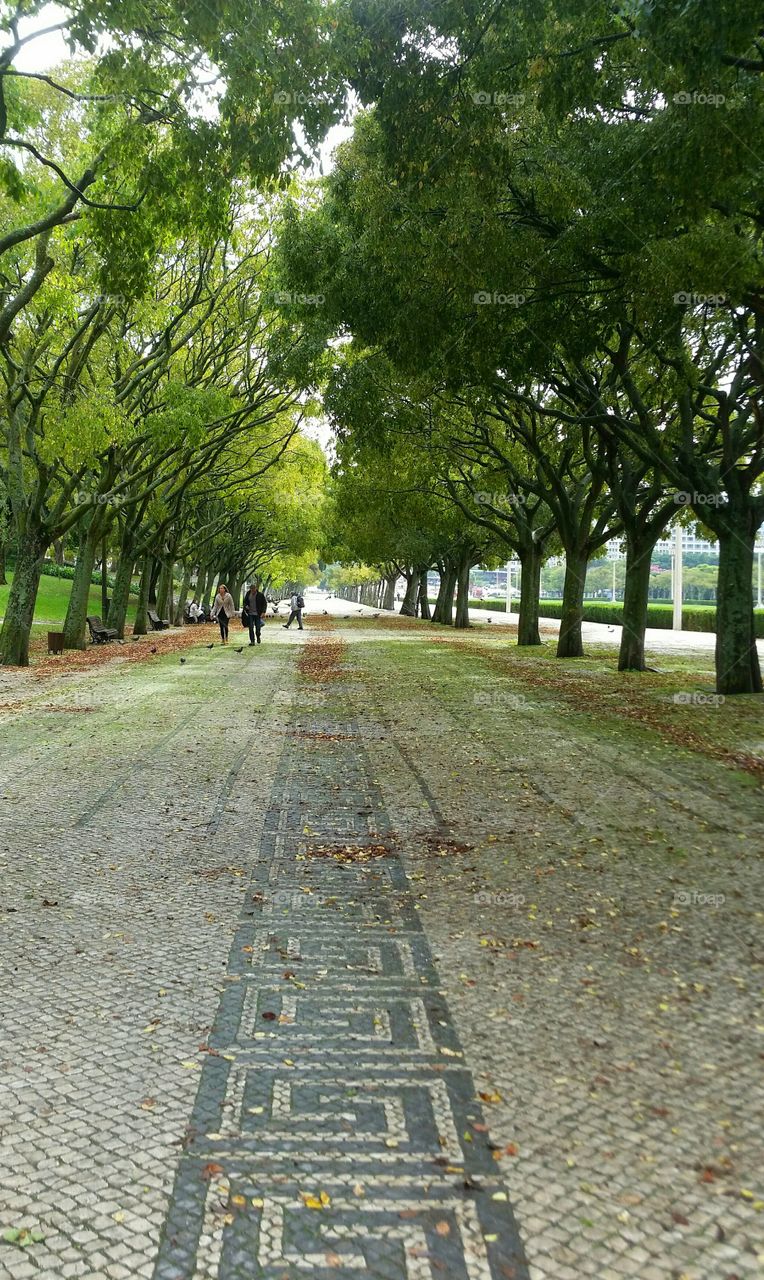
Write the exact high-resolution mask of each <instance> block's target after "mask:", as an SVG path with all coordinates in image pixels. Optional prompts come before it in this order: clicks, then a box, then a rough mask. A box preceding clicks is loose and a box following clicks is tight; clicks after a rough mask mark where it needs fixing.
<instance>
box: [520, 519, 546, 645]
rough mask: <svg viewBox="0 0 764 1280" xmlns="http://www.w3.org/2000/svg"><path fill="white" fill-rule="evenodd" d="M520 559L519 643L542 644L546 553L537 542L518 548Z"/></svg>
mask: <svg viewBox="0 0 764 1280" xmlns="http://www.w3.org/2000/svg"><path fill="white" fill-rule="evenodd" d="M517 554H518V558H519V560H520V568H521V573H520V604H519V608H518V619H517V643H518V644H519V645H521V644H541V636H540V634H539V595H540V593H541V566H542V563H543V560H544V553H543V551H542V549H541V547H539V546H538V545H537V543H535V542H531V544H530V546H528V547H525V548H521V549H519V550H518V553H517Z"/></svg>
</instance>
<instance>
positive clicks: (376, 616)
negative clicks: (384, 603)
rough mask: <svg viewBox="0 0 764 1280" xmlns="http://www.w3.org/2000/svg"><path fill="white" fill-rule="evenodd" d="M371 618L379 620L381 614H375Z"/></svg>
mask: <svg viewBox="0 0 764 1280" xmlns="http://www.w3.org/2000/svg"><path fill="white" fill-rule="evenodd" d="M371 616H372V618H378V617H379V614H378V613H373V614H372V615H371Z"/></svg>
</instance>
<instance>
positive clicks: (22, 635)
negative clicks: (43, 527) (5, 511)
mask: <svg viewBox="0 0 764 1280" xmlns="http://www.w3.org/2000/svg"><path fill="white" fill-rule="evenodd" d="M46 549H47V541H46V536H45V534H44V533H40V532H39V531H35V532H34V533H32V534H27V537H26V538H25V539H23V540H21V539H20V540H19V549H18V555H17V556H16V567H15V569H14V570H13V582H12V583H11V589H10V591H9V592H8V603H7V604H6V606H5V617H4V619H3V627H2V631H0V666H8V667H28V666H29V633H30V631H31V629H32V622H33V620H34V607H35V601H36V599H37V588H38V587H39V585H40V575H41V573H42V565H43V557H44V555H45V551H46Z"/></svg>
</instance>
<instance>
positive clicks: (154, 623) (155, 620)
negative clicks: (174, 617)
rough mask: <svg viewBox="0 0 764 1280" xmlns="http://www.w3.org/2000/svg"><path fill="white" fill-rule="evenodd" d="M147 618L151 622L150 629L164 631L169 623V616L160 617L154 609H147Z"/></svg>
mask: <svg viewBox="0 0 764 1280" xmlns="http://www.w3.org/2000/svg"><path fill="white" fill-rule="evenodd" d="M146 613H147V615H148V620H149V622H150V623H151V630H152V631H166V630H167V628H168V627H169V625H170V619H169V618H160V616H159V614H158V613H157V611H156V609H147V610H146Z"/></svg>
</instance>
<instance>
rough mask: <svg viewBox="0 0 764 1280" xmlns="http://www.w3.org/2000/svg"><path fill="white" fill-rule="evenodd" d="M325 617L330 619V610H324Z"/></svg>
mask: <svg viewBox="0 0 764 1280" xmlns="http://www.w3.org/2000/svg"><path fill="white" fill-rule="evenodd" d="M324 617H325V618H328V617H329V610H328V609H324Z"/></svg>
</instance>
